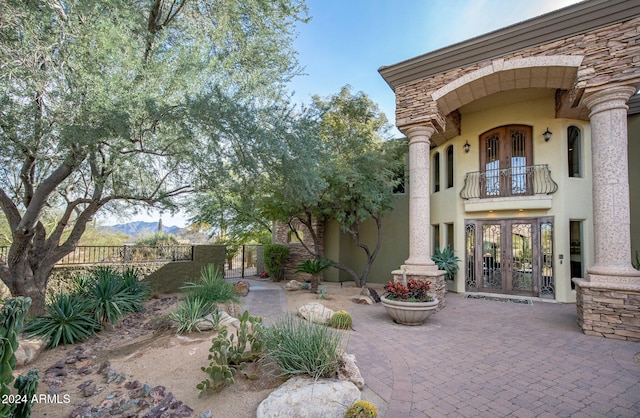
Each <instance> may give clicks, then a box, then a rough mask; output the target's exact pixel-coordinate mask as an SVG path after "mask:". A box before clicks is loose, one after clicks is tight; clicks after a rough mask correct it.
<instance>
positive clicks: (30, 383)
mask: <svg viewBox="0 0 640 418" xmlns="http://www.w3.org/2000/svg"><path fill="white" fill-rule="evenodd" d="M39 378H40V372H39V371H38V370H36V369H33V370H29V372H28V373H27V374H22V375H20V376H18V378H17V379H16V383H15V384H14V385H13V387H14V388H16V389H18V395H19V398H20V399H23V400H26V402H20V403H16V404H15V409H14V411H13V415H11V416H12V417H14V418H30V417H31V406H32V405H33V403H32V402H31V400H32V399H33V396H34V395H35V394H36V392H37V391H38V379H39Z"/></svg>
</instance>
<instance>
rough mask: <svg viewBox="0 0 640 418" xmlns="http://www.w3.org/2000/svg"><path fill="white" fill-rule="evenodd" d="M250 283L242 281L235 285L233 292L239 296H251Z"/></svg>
mask: <svg viewBox="0 0 640 418" xmlns="http://www.w3.org/2000/svg"><path fill="white" fill-rule="evenodd" d="M249 287H250V286H249V282H247V281H245V280H240V281H238V282H235V283H234V285H233V292H234V293H235V294H236V295H238V296H247V295H248V294H249Z"/></svg>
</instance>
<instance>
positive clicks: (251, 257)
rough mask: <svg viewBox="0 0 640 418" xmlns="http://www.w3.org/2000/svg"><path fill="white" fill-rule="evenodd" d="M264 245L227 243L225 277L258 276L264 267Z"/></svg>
mask: <svg viewBox="0 0 640 418" xmlns="http://www.w3.org/2000/svg"><path fill="white" fill-rule="evenodd" d="M263 254H264V251H263V246H262V245H227V246H226V249H225V257H226V260H225V265H224V277H226V278H239V277H242V278H245V277H253V276H258V275H259V274H260V273H262V272H263V271H264V270H265V269H264V256H263Z"/></svg>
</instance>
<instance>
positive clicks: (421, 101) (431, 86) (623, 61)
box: [396, 18, 640, 128]
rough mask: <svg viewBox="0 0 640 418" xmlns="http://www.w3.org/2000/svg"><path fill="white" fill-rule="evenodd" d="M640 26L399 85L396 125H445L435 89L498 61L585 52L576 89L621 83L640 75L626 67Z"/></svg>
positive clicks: (635, 55)
mask: <svg viewBox="0 0 640 418" xmlns="http://www.w3.org/2000/svg"><path fill="white" fill-rule="evenodd" d="M639 27H640V18H634V19H631V20H628V21H626V22H621V23H616V24H614V25H610V26H606V27H602V28H598V29H595V30H593V31H590V32H586V33H583V34H580V35H576V36H571V37H569V38H566V39H560V40H557V41H554V42H551V43H547V44H543V45H538V46H535V47H532V48H528V49H525V50H521V51H516V52H513V53H511V54H507V55H503V56H501V57H499V58H494V59H491V60H486V61H482V62H478V63H476V64H473V65H469V66H466V67H464V68H457V69H454V70H451V71H447V72H445V73H442V74H437V75H434V76H431V77H428V78H425V79H421V80H417V81H414V82H411V83H407V84H403V85H400V86H397V88H396V125H398V126H400V127H402V126H408V125H412V124H416V123H422V122H432V123H433V124H434V126H436V127H441V128H443V127H444V117H445V116H446V115H442V114H441V113H440V112H439V110H438V106H437V104H436V102H435V101H434V100H433V98H432V93H433V92H434V91H436V90H438V89H439V88H441V87H443V86H445V85H446V84H448V83H450V82H452V81H454V80H457V79H459V78H460V77H462V76H464V75H465V74H469V73H471V72H474V71H476V70H479V69H481V68H484V67H486V66H489V65H492V63H493V62H494V61H508V60H512V59H518V58H529V57H537V56H550V55H576V56H584V59H583V61H582V64H581V65H580V67H579V69H578V73H577V77H576V78H577V81H576V85H575V89H576V90H579V91H580V90H583V89H584V88H586V87H591V86H600V85H604V84H615V83H620V82H623V81H624V80H625V77H636V74H635V73H633V72H629V71H625V70H626V69H628V68H629V66H630V65H633V64H635V65H637V63H638V62H639V61H640V36H639V35H640V30H639Z"/></svg>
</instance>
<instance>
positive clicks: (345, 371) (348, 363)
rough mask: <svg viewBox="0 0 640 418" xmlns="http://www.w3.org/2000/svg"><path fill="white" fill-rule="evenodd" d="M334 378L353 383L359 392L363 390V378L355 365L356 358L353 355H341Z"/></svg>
mask: <svg viewBox="0 0 640 418" xmlns="http://www.w3.org/2000/svg"><path fill="white" fill-rule="evenodd" d="M336 377H337V378H338V380H344V381H347V382H351V383H353V384H354V385H356V387H357V388H358V389H360V390H362V389H364V378H363V377H362V374H360V369H359V368H358V366H357V365H356V356H355V355H354V354H347V353H343V354H342V357H341V358H340V364H339V366H338V371H337V374H336Z"/></svg>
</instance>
